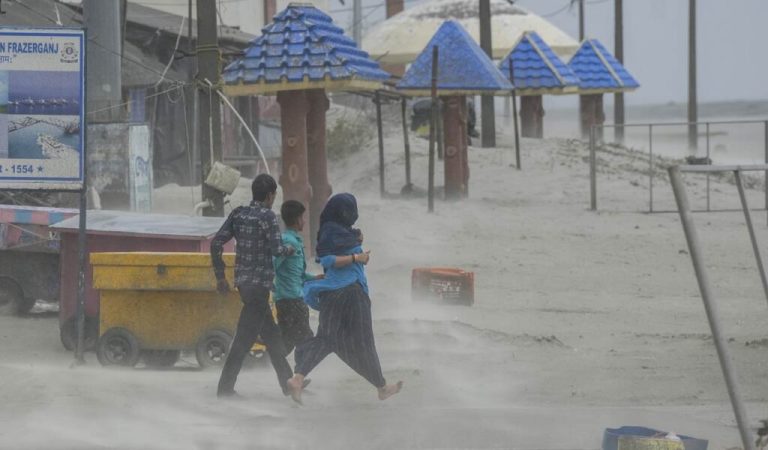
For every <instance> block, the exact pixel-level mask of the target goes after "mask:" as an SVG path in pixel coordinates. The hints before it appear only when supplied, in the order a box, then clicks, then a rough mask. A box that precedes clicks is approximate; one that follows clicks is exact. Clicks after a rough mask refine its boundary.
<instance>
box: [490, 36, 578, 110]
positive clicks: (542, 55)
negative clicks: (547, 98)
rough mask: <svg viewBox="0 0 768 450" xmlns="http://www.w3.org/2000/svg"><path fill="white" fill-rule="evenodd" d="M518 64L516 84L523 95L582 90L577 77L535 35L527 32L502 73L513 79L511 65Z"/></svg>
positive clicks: (515, 47)
mask: <svg viewBox="0 0 768 450" xmlns="http://www.w3.org/2000/svg"><path fill="white" fill-rule="evenodd" d="M510 60H512V61H513V62H514V64H513V68H514V77H515V79H514V80H512V81H513V83H514V85H515V90H516V91H517V93H518V94H519V95H542V94H566V93H571V92H575V91H576V90H577V89H578V85H579V79H578V77H576V74H575V73H573V71H572V70H571V69H570V67H568V66H567V65H566V64H565V63H564V62H563V61H562V60H561V59H560V58H558V56H557V55H556V54H555V52H554V51H552V48H550V47H549V45H547V44H546V42H544V40H543V39H541V37H540V36H539V35H538V34H537V33H536V32H535V31H526V32H525V33H523V35H522V37H521V38H520V40H519V41H518V42H517V44H515V46H514V48H512V51H511V52H509V54H508V55H507V56H506V57H505V58H504V59H503V60H502V61H501V64H500V65H499V69H500V70H501V73H503V74H504V75H505V76H506V77H507V78H509V63H510Z"/></svg>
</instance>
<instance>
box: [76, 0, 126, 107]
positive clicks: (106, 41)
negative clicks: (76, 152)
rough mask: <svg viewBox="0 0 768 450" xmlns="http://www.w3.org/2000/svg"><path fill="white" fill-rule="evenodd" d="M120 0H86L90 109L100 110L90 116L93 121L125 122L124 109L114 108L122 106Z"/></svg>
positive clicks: (84, 12) (84, 11)
mask: <svg viewBox="0 0 768 450" xmlns="http://www.w3.org/2000/svg"><path fill="white" fill-rule="evenodd" d="M120 11H121V7H120V1H119V0H85V1H84V2H83V22H84V25H85V26H86V27H87V29H88V38H89V39H88V40H89V41H91V42H90V43H89V44H91V43H92V44H93V45H88V46H87V50H86V52H87V60H88V71H87V72H88V73H86V80H87V83H86V88H87V90H88V96H87V98H88V105H87V107H88V109H89V110H91V111H100V112H99V113H97V114H96V115H92V116H91V117H89V121H90V122H117V121H120V120H122V117H121V116H122V114H121V113H122V109H121V108H117V107H115V108H112V107H113V106H116V105H119V104H120V103H122V72H121V67H122V64H121V63H122V61H121V57H120V56H121V55H122V51H123V45H122V40H121V39H122V36H121V30H122V27H121V26H120Z"/></svg>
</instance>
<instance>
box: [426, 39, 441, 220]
mask: <svg viewBox="0 0 768 450" xmlns="http://www.w3.org/2000/svg"><path fill="white" fill-rule="evenodd" d="M439 56H440V55H439V50H438V47H437V46H436V45H435V46H433V47H432V111H431V114H430V123H429V174H428V177H427V178H428V182H427V211H429V212H434V211H435V133H436V130H437V63H438V60H437V59H438V57H439Z"/></svg>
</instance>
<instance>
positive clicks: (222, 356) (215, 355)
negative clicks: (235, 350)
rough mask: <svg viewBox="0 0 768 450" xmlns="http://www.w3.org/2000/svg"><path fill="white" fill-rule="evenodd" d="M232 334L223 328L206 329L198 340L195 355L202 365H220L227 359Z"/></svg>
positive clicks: (204, 366)
mask: <svg viewBox="0 0 768 450" xmlns="http://www.w3.org/2000/svg"><path fill="white" fill-rule="evenodd" d="M231 344H232V336H230V335H229V333H226V332H224V331H221V330H209V331H206V332H205V334H204V335H203V337H201V338H200V340H198V341H197V347H196V348H195V356H197V362H198V364H200V367H203V368H206V367H220V366H223V365H224V361H226V360H227V353H228V352H229V346H230V345H231Z"/></svg>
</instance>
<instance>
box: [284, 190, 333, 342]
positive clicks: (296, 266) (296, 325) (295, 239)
mask: <svg viewBox="0 0 768 450" xmlns="http://www.w3.org/2000/svg"><path fill="white" fill-rule="evenodd" d="M305 211H306V208H304V205H302V204H301V202H297V201H296V200H288V201H286V202H284V203H283V205H282V206H281V207H280V215H281V216H282V219H283V222H284V223H285V232H283V235H282V238H283V245H284V246H286V247H293V248H294V249H295V252H294V253H293V254H292V255H290V256H279V257H277V258H275V260H274V266H275V288H274V293H273V299H274V301H275V307H276V308H277V323H278V325H279V326H280V331H281V332H282V335H283V342H284V343H285V349H286V351H287V352H288V353H290V352H291V351H293V349H294V348H295V347H296V345H298V344H300V343H302V342H303V341H304V340H306V339H309V338H311V337H313V336H314V334H313V333H312V329H311V328H310V326H309V308H307V305H306V303H304V294H303V287H304V282H305V281H310V280H315V279H318V278H322V275H319V276H315V275H311V274H309V273H307V262H306V259H305V257H304V241H303V239H302V237H301V231H302V230H303V229H304V212H305Z"/></svg>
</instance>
